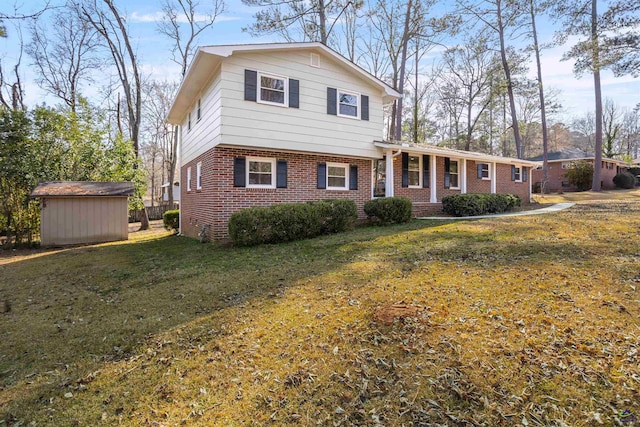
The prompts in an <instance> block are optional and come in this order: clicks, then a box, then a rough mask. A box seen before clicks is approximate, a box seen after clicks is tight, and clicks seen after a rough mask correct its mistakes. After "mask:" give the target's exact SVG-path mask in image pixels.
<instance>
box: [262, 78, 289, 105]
mask: <svg viewBox="0 0 640 427" xmlns="http://www.w3.org/2000/svg"><path fill="white" fill-rule="evenodd" d="M258 83H259V85H260V90H259V91H258V94H259V95H258V102H264V103H267V104H275V105H282V106H285V107H286V106H287V98H288V97H287V92H288V82H287V79H286V77H280V76H275V75H272V74H263V73H260V72H258Z"/></svg>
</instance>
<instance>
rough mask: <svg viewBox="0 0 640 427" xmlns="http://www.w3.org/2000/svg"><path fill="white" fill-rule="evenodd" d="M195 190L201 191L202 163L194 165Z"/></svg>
mask: <svg viewBox="0 0 640 427" xmlns="http://www.w3.org/2000/svg"><path fill="white" fill-rule="evenodd" d="M196 190H202V162H198V163H197V164H196Z"/></svg>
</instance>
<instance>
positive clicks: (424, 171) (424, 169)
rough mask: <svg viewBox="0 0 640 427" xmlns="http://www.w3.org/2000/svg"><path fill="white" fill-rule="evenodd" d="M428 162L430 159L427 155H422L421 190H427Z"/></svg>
mask: <svg viewBox="0 0 640 427" xmlns="http://www.w3.org/2000/svg"><path fill="white" fill-rule="evenodd" d="M429 160H431V158H430V157H429V156H428V155H426V154H423V155H422V188H429V179H430V177H429V167H430V165H429V164H430V162H429Z"/></svg>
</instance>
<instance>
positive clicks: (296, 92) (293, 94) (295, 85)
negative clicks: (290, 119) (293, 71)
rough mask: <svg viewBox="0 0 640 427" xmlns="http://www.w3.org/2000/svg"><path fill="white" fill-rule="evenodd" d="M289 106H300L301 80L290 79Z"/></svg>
mask: <svg viewBox="0 0 640 427" xmlns="http://www.w3.org/2000/svg"><path fill="white" fill-rule="evenodd" d="M289 107H290V108H300V81H299V80H294V79H289Z"/></svg>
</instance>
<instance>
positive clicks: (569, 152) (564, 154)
mask: <svg viewBox="0 0 640 427" xmlns="http://www.w3.org/2000/svg"><path fill="white" fill-rule="evenodd" d="M594 157H595V156H594V155H593V154H589V153H587V152H586V151H582V150H579V149H577V148H563V149H562V150H559V151H553V152H551V153H547V159H548V160H550V161H554V160H580V159H593V158H594ZM529 160H531V161H534V162H541V161H542V154H540V155H539V156H536V157H531V158H530V159H529Z"/></svg>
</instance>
